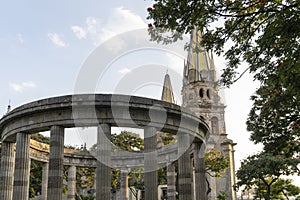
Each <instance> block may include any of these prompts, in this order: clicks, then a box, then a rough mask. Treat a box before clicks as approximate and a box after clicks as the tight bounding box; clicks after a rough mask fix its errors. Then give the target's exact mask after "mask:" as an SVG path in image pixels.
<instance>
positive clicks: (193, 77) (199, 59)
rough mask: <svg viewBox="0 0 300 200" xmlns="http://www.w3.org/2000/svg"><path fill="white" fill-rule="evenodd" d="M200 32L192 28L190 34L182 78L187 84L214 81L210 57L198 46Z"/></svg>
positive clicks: (200, 37)
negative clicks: (183, 77)
mask: <svg viewBox="0 0 300 200" xmlns="http://www.w3.org/2000/svg"><path fill="white" fill-rule="evenodd" d="M201 40H202V32H201V31H200V30H198V27H196V26H195V27H194V29H193V31H192V33H191V39H190V44H189V51H188V57H187V62H186V63H185V64H184V76H185V78H186V79H187V80H188V82H197V81H205V80H207V81H215V68H214V63H213V58H212V56H210V55H209V53H208V52H207V50H206V49H205V48H204V47H202V46H200V43H201Z"/></svg>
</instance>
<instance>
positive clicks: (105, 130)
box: [96, 124, 111, 200]
mask: <svg viewBox="0 0 300 200" xmlns="http://www.w3.org/2000/svg"><path fill="white" fill-rule="evenodd" d="M110 139H111V126H110V125H109V124H100V125H99V126H98V133H97V169H96V173H97V176H96V200H101V199H110V196H111V195H110V194H111V174H110V166H111V142H110Z"/></svg>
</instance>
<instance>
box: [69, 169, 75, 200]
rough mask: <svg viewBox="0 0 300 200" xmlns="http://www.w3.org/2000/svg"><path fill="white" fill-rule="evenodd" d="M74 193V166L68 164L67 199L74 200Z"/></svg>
mask: <svg viewBox="0 0 300 200" xmlns="http://www.w3.org/2000/svg"><path fill="white" fill-rule="evenodd" d="M75 193H76V166H73V165H72V166H70V167H69V170H68V200H75Z"/></svg>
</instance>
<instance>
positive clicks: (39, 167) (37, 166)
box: [29, 160, 43, 198]
mask: <svg viewBox="0 0 300 200" xmlns="http://www.w3.org/2000/svg"><path fill="white" fill-rule="evenodd" d="M42 172H43V163H41V162H38V161H35V160H31V163H30V180H29V181H30V182H29V197H30V198H33V197H35V196H37V195H38V194H41V190H42V188H41V185H42Z"/></svg>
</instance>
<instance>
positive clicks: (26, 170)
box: [13, 133, 30, 200]
mask: <svg viewBox="0 0 300 200" xmlns="http://www.w3.org/2000/svg"><path fill="white" fill-rule="evenodd" d="M29 142H30V134H26V133H18V134H17V144H16V160H15V175H14V176H15V179H14V189H13V199H22V200H28V198H29V176H30V158H29V145H30V143H29Z"/></svg>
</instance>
